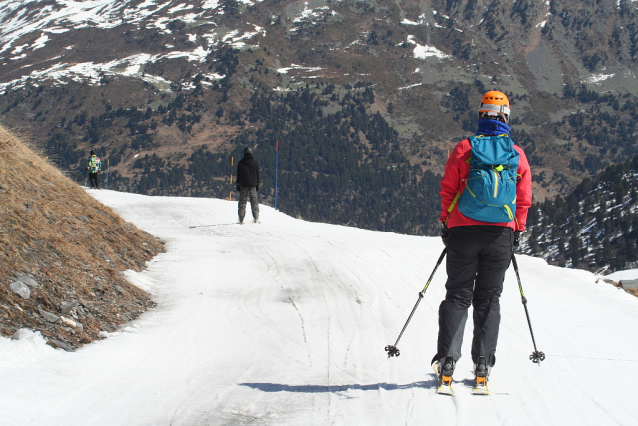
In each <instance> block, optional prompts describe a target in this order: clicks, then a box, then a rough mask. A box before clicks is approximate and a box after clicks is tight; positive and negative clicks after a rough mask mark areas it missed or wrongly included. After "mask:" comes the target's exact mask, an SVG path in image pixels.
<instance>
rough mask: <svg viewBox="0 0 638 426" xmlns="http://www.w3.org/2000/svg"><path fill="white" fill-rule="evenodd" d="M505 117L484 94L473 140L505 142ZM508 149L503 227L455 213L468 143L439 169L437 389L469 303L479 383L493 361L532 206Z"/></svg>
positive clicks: (501, 101)
mask: <svg viewBox="0 0 638 426" xmlns="http://www.w3.org/2000/svg"><path fill="white" fill-rule="evenodd" d="M509 118H510V109H509V100H508V99H507V96H506V95H505V94H503V93H501V92H497V91H490V92H487V93H486V94H485V95H484V96H483V98H482V100H481V106H480V107H479V120H478V131H477V135H483V136H502V135H507V137H509V133H510V127H509V125H508V123H509ZM510 146H511V142H510ZM513 148H514V149H515V150H516V152H518V169H517V171H516V173H517V176H516V177H517V183H516V189H515V192H516V199H515V200H514V202H515V204H516V211H515V214H514V217H513V220H511V221H509V222H500V223H499V222H497V223H493V222H486V221H480V220H475V219H472V218H470V217H468V216H466V215H464V214H463V213H461V212H460V211H459V199H460V195H462V194H463V191H464V190H465V188H466V185H467V179H468V175H469V173H470V159H471V151H472V145H471V141H470V140H469V139H465V140H462V141H461V142H459V143H458V144H457V145H456V147H455V148H454V151H453V152H452V154H451V155H450V158H449V159H448V161H447V164H446V165H445V174H444V176H443V179H442V180H441V191H440V194H441V216H440V220H441V223H442V224H443V229H442V232H441V237H442V239H443V242H444V243H445V244H446V246H447V264H446V269H447V276H448V279H447V282H446V284H445V288H446V296H445V300H443V302H441V305H440V307H439V335H438V342H437V354H436V355H435V356H434V358H433V360H432V363H433V366H434V369H435V371H436V372H437V375H438V377H439V385H441V382H442V381H444V382H445V381H447V382H448V383H443V384H444V385H445V384H451V379H452V373H453V372H454V368H455V366H456V362H457V361H458V360H459V358H460V357H461V344H462V341H463V331H464V328H465V323H466V320H467V316H468V308H469V307H470V304H471V305H473V308H474V309H473V320H474V336H473V340H472V361H473V362H474V368H475V373H476V375H477V378H478V377H479V376H481V377H484V378H485V384H486V380H487V374H488V373H489V370H490V369H491V367H492V366H493V365H494V363H495V360H496V358H495V355H494V354H495V352H496V342H497V339H498V329H499V324H500V319H501V315H500V306H499V298H500V295H501V292H502V290H503V281H504V278H505V272H506V271H507V269H508V268H509V265H510V261H511V258H512V251H513V249H514V248H516V247H518V242H519V238H520V234H521V232H523V231H524V230H525V222H526V219H527V211H528V209H529V207H530V206H531V203H532V179H531V172H530V167H529V163H528V161H527V158H526V156H525V153H524V152H523V150H522V149H521V148H520V147H518V146H516V145H514V146H513ZM512 152H513V151H512ZM514 155H515V154H514ZM444 378H445V379H446V380H443V379H444ZM477 383H478V379H477ZM450 389H451V388H450Z"/></svg>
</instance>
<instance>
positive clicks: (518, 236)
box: [514, 231, 522, 249]
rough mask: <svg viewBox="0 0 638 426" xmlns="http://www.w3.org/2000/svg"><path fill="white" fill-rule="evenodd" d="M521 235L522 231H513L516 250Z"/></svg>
mask: <svg viewBox="0 0 638 426" xmlns="http://www.w3.org/2000/svg"><path fill="white" fill-rule="evenodd" d="M521 234H522V231H514V248H515V249H517V248H518V246H519V244H520V243H521Z"/></svg>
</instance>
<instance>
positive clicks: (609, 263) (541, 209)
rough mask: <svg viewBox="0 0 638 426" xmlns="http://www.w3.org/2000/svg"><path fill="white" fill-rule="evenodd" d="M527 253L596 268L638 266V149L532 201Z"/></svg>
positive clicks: (555, 262) (552, 261)
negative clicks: (569, 187)
mask: <svg viewBox="0 0 638 426" xmlns="http://www.w3.org/2000/svg"><path fill="white" fill-rule="evenodd" d="M526 235H527V236H526V241H527V242H526V243H525V244H523V246H522V248H523V251H524V252H525V253H528V254H532V255H535V256H540V257H543V258H544V259H545V260H547V261H548V263H550V264H553V265H559V266H567V267H572V268H582V269H589V270H591V271H595V272H598V273H605V272H613V271H618V270H624V269H632V268H638V247H637V246H636V241H638V155H637V156H635V157H634V158H633V159H632V160H631V161H627V162H624V163H621V164H616V165H613V166H610V167H608V168H607V169H605V170H604V171H603V172H601V173H600V174H598V175H597V176H596V177H595V178H593V179H586V180H584V181H583V182H582V183H581V184H580V185H578V186H577V187H576V189H575V190H574V191H573V192H571V193H570V194H569V195H567V196H565V197H560V196H559V197H556V199H554V200H546V201H545V202H542V203H536V204H534V205H533V206H532V208H531V209H530V212H529V216H528V231H527V233H526Z"/></svg>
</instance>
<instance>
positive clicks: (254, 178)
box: [237, 148, 261, 224]
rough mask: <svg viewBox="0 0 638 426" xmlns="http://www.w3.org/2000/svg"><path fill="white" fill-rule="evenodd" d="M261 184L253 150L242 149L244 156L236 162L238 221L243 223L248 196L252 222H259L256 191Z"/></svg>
mask: <svg viewBox="0 0 638 426" xmlns="http://www.w3.org/2000/svg"><path fill="white" fill-rule="evenodd" d="M260 186H261V177H260V176H259V163H258V162H257V160H255V159H254V158H253V150H252V149H250V148H246V149H244V158H242V159H241V160H240V161H239V163H237V191H239V207H238V213H239V223H241V224H243V223H244V217H245V216H246V202H247V201H248V198H249V197H250V207H251V209H252V212H253V222H259V203H258V201H257V191H259V187H260Z"/></svg>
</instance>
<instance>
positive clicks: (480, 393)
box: [472, 388, 490, 395]
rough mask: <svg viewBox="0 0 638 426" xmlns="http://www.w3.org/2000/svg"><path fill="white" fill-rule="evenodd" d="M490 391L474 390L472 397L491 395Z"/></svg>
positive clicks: (486, 389) (484, 389)
mask: <svg viewBox="0 0 638 426" xmlns="http://www.w3.org/2000/svg"><path fill="white" fill-rule="evenodd" d="M489 394H490V390H489V389H488V388H474V389H472V395H489Z"/></svg>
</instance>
